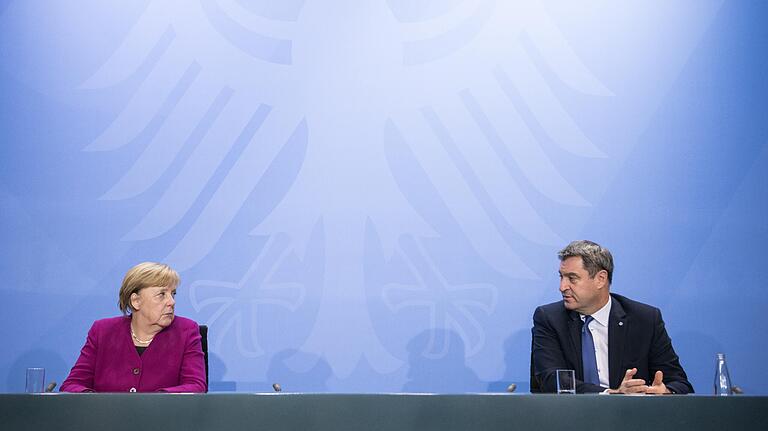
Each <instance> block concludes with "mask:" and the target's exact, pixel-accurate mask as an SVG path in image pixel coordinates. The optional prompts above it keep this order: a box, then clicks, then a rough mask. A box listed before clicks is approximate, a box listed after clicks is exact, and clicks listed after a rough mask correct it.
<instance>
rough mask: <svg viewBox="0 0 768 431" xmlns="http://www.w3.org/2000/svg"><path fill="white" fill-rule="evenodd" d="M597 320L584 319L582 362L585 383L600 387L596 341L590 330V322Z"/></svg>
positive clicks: (582, 328)
mask: <svg viewBox="0 0 768 431" xmlns="http://www.w3.org/2000/svg"><path fill="white" fill-rule="evenodd" d="M593 320H595V319H593V318H592V316H586V317H585V318H584V326H582V327H581V361H582V363H583V364H584V383H592V384H593V385H598V386H599V385H600V376H599V375H598V374H597V358H595V340H593V339H592V332H591V331H590V330H589V322H591V321H593Z"/></svg>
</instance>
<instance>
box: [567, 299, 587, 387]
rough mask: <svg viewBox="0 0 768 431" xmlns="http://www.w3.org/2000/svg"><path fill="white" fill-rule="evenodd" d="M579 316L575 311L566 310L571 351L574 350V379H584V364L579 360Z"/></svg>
mask: <svg viewBox="0 0 768 431" xmlns="http://www.w3.org/2000/svg"><path fill="white" fill-rule="evenodd" d="M581 323H582V322H581V317H579V313H577V312H575V311H569V312H568V332H570V334H571V343H572V344H573V351H574V352H576V356H575V358H574V361H573V363H574V364H576V370H575V371H576V379H578V380H584V364H583V363H582V360H581Z"/></svg>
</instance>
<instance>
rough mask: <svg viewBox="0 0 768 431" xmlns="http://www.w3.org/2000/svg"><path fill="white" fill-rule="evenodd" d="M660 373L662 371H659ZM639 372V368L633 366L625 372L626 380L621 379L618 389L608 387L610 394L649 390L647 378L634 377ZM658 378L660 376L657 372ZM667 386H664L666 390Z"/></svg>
mask: <svg viewBox="0 0 768 431" xmlns="http://www.w3.org/2000/svg"><path fill="white" fill-rule="evenodd" d="M659 373H660V372H659ZM635 374H637V368H631V369H629V370H627V372H626V373H624V380H622V381H621V385H620V386H619V387H618V389H608V393H609V394H644V393H646V392H648V390H649V389H650V388H651V387H649V386H648V385H646V384H645V380H643V379H633V378H632V377H634V376H635ZM656 376H657V378H659V379H661V378H660V377H658V373H657V375H656ZM653 382H654V384H655V383H656V380H654V381H653ZM659 383H660V384H661V385H662V386H664V383H661V380H659ZM666 389H667V387H666V386H664V390H666Z"/></svg>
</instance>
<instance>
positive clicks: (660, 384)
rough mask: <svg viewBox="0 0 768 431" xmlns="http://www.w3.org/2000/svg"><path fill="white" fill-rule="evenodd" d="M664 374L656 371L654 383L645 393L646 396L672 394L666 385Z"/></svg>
mask: <svg viewBox="0 0 768 431" xmlns="http://www.w3.org/2000/svg"><path fill="white" fill-rule="evenodd" d="M663 379H664V373H662V372H661V371H656V374H655V375H654V376H653V383H652V384H651V386H650V387H649V388H648V390H647V391H645V393H646V394H671V393H672V392H671V391H670V390H669V389H667V385H665V384H664V381H663Z"/></svg>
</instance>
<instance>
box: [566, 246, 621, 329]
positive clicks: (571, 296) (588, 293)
mask: <svg viewBox="0 0 768 431" xmlns="http://www.w3.org/2000/svg"><path fill="white" fill-rule="evenodd" d="M560 293H561V294H562V295H563V304H564V305H565V308H566V309H568V310H573V311H576V312H578V313H581V314H586V315H591V314H592V313H594V312H596V311H597V310H599V309H600V308H602V306H603V305H605V304H606V303H607V302H608V298H609V293H608V272H607V271H605V270H602V271H598V273H597V274H595V276H594V277H590V276H589V273H588V272H587V270H586V269H584V263H583V262H582V260H581V256H572V257H569V258H567V259H565V260H563V261H562V262H560Z"/></svg>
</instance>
